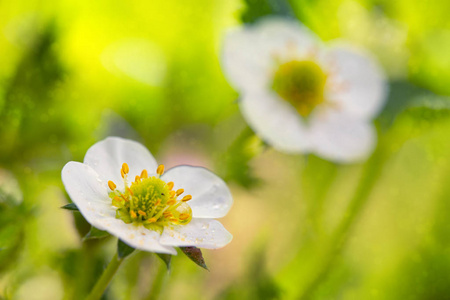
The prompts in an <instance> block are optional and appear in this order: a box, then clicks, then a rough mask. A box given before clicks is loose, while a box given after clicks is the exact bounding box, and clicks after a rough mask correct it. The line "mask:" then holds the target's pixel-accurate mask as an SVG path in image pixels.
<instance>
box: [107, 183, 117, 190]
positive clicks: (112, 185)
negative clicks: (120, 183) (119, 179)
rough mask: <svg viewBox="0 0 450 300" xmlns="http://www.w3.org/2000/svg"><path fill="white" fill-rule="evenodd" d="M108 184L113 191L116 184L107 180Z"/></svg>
mask: <svg viewBox="0 0 450 300" xmlns="http://www.w3.org/2000/svg"><path fill="white" fill-rule="evenodd" d="M108 186H109V188H110V189H111V190H112V191H114V190H115V189H116V184H115V183H114V182H112V181H111V180H110V181H108Z"/></svg>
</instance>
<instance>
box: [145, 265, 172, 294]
mask: <svg viewBox="0 0 450 300" xmlns="http://www.w3.org/2000/svg"><path fill="white" fill-rule="evenodd" d="M166 274H167V267H166V266H165V265H164V264H163V263H160V264H159V267H158V272H157V273H156V275H155V278H154V279H153V283H152V287H151V289H150V293H149V294H148V295H147V297H146V298H145V299H146V300H156V299H159V295H160V294H161V289H162V287H163V285H164V281H165V279H166Z"/></svg>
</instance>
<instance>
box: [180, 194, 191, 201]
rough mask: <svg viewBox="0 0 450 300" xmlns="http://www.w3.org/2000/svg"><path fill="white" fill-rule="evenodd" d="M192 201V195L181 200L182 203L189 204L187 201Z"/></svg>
mask: <svg viewBox="0 0 450 300" xmlns="http://www.w3.org/2000/svg"><path fill="white" fill-rule="evenodd" d="M191 199H192V196H191V195H186V196H184V197H183V199H181V201H183V202H187V201H189V200H191Z"/></svg>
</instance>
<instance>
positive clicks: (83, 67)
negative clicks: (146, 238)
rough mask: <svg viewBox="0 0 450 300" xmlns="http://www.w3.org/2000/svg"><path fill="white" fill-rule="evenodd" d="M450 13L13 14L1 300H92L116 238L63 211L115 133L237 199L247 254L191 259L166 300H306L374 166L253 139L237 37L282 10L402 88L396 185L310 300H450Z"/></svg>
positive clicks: (129, 275) (361, 9)
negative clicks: (235, 32)
mask: <svg viewBox="0 0 450 300" xmlns="http://www.w3.org/2000/svg"><path fill="white" fill-rule="evenodd" d="M449 11H450V2H448V1H437V0H436V1H406V0H400V1H331V0H328V1H326V0H320V1H306V0H304V1H290V3H288V2H286V1H277V0H254V1H251V0H247V1H238V0H233V1H229V0H223V1H212V0H203V1H201V0H196V1H194V0H192V1H180V0H178V1H175V0H169V1H153V0H152V1H144V0H140V1H128V2H127V1H68V0H63V1H1V2H0V168H1V172H0V185H1V190H2V191H3V192H2V194H1V195H2V203H1V205H0V248H1V250H0V295H1V297H2V298H5V299H83V297H84V296H85V295H86V293H87V292H88V290H89V289H90V288H91V287H92V285H93V284H94V282H95V280H96V278H97V277H98V276H99V274H100V272H101V270H102V267H103V266H104V265H105V264H106V263H107V262H108V260H109V259H110V258H111V257H112V255H113V252H114V251H115V242H116V241H115V239H114V238H110V239H108V240H106V241H87V242H84V243H83V242H82V241H81V238H82V236H83V235H84V234H85V233H86V232H87V231H88V230H89V225H88V224H87V223H85V222H84V221H83V219H82V217H81V216H80V215H79V214H78V213H72V212H68V211H65V210H62V209H60V208H59V207H60V206H62V205H64V204H66V203H68V201H69V199H68V197H67V195H66V194H65V192H64V188H63V185H62V182H61V179H60V171H61V169H62V167H63V166H64V164H65V163H66V162H68V161H70V160H75V161H82V159H83V156H84V154H85V152H86V150H87V149H88V148H89V147H90V146H91V145H92V144H93V143H95V142H96V141H98V140H100V139H102V138H104V137H106V136H108V135H120V136H123V137H127V138H132V139H134V140H137V141H140V142H142V143H143V144H144V145H145V146H147V147H148V148H149V149H150V150H151V151H152V153H153V154H154V156H155V157H156V158H157V160H158V162H160V163H164V164H166V165H167V166H173V165H176V164H181V163H185V164H200V165H204V166H207V167H209V168H210V169H212V170H213V171H215V172H216V173H218V174H219V175H221V176H223V177H224V178H225V179H226V180H227V182H229V186H230V188H231V190H232V193H233V196H234V201H235V202H234V206H233V208H232V210H231V211H230V213H229V215H228V216H226V217H225V218H223V219H222V222H223V224H224V225H225V227H226V228H227V229H228V230H229V231H230V232H231V233H232V234H233V235H234V239H233V241H232V242H231V244H229V245H228V246H226V247H225V248H223V249H220V250H205V251H204V256H205V259H206V262H207V265H208V266H209V269H210V271H209V272H208V271H205V270H203V269H201V268H199V267H197V266H196V265H195V264H193V263H192V262H191V261H189V259H188V258H187V257H185V256H184V255H182V254H179V255H178V256H177V257H175V258H174V259H173V262H172V270H171V273H170V275H169V276H168V279H167V281H166V282H165V285H164V287H163V290H162V292H161V295H160V298H161V299H277V298H280V299H297V298H298V297H300V295H302V291H304V289H305V287H306V286H307V285H308V284H309V282H310V281H311V279H312V278H314V276H316V275H315V274H316V273H317V272H318V270H319V269H320V268H321V262H322V260H323V259H325V258H324V255H323V252H324V249H327V247H329V241H330V240H332V239H331V236H332V233H333V231H334V229H335V228H336V226H337V224H338V223H339V222H340V220H341V218H342V216H343V215H344V212H345V209H346V205H347V204H348V202H349V199H351V195H352V194H353V193H354V190H355V188H356V186H357V184H358V181H359V179H360V176H361V174H362V172H363V170H364V165H363V164H355V165H335V164H333V163H330V162H326V161H323V160H321V159H320V158H318V157H315V156H313V155H308V156H304V155H286V154H282V153H279V152H277V151H275V150H273V149H271V148H270V147H263V146H261V144H260V143H259V141H258V140H257V139H255V138H254V137H251V133H249V131H248V129H246V124H245V121H244V120H243V119H242V117H241V116H240V113H239V109H238V105H237V99H238V93H237V92H236V91H234V90H233V89H232V88H231V87H230V85H229V84H228V83H227V80H226V78H225V76H224V74H223V73H222V70H221V57H220V53H221V43H222V40H223V36H224V33H225V32H226V30H227V29H228V28H230V27H233V26H238V25H240V24H242V23H243V22H245V23H252V22H254V21H255V20H257V19H258V18H260V17H263V16H264V15H269V14H282V15H284V16H286V15H288V16H290V17H296V18H298V19H300V20H301V21H302V22H303V23H304V24H305V25H307V26H308V27H310V28H311V29H312V30H314V31H315V32H316V33H317V34H318V35H319V36H320V37H321V38H323V39H324V40H326V41H328V40H332V39H335V38H342V39H347V40H349V41H351V42H353V43H355V44H357V45H360V46H363V47H366V48H368V49H369V50H370V51H372V52H373V54H374V55H375V56H376V57H377V58H378V60H379V61H380V63H381V64H382V66H383V67H384V68H385V71H386V73H387V74H388V76H389V80H390V82H391V95H390V97H389V103H388V104H387V105H386V109H385V110H384V111H383V113H382V114H381V116H380V117H379V118H378V119H377V120H376V124H377V127H378V130H379V134H380V140H382V141H383V143H384V145H386V146H385V147H386V149H387V150H386V152H387V154H386V156H387V157H386V158H385V162H384V166H383V169H382V171H381V175H380V177H379V178H377V181H376V183H375V185H374V187H373V189H371V190H370V193H369V197H368V198H367V202H366V203H365V205H364V206H363V207H362V209H361V211H359V212H358V216H357V218H355V222H354V223H353V224H352V226H351V230H350V231H349V236H348V239H347V240H346V244H345V245H343V248H342V251H341V252H339V253H336V255H337V256H336V258H335V259H334V260H333V264H331V265H330V266H329V267H327V268H326V272H325V276H324V277H323V278H322V279H321V280H320V282H319V284H318V285H317V286H316V287H315V288H314V289H313V290H312V291H310V293H309V294H308V297H309V298H310V299H450V285H449V284H448V282H449V281H448V278H450V248H449V246H450V239H449V236H450V227H449V226H450V225H449V224H450V223H449V221H448V220H449V219H450V189H449V188H448V186H449V181H450V179H449V178H450V160H449V157H450V134H449V132H450V114H448V110H449V107H450V105H448V104H447V103H449V102H448V101H450V100H448V99H447V96H446V95H449V94H450V22H449V19H448V12H449ZM415 101H418V102H419V103H420V104H419V105H415V106H416V107H414V108H410V106H414V105H411V104H414V103H416V102H415ZM424 103H425V104H424ZM417 106H418V107H417ZM261 148H264V149H261ZM11 177H14V178H16V179H17V181H18V183H19V187H14V185H13V184H11V183H10V180H11ZM7 189H12V190H15V192H16V194H17V193H18V192H19V191H18V190H20V192H21V193H22V195H23V197H20V196H8V197H7V196H5V195H7V193H6V192H5V191H6V190H7ZM20 198H23V201H22V202H21V203H20V204H19V203H17V202H15V200H17V199H20ZM11 201H12V202H11ZM160 265H161V262H160V261H159V260H158V259H157V258H156V257H154V256H152V255H151V254H147V253H139V254H137V255H134V256H133V257H131V258H130V259H129V260H128V261H126V262H125V263H124V266H123V268H122V269H121V270H120V271H119V273H118V274H117V276H116V278H115V279H114V280H113V282H112V284H111V288H110V289H109V290H108V292H107V294H106V295H105V297H104V299H145V297H147V296H148V295H147V294H148V291H149V288H150V286H151V283H152V279H153V276H154V274H155V272H156V269H158V268H159V266H160ZM305 298H306V296H305Z"/></svg>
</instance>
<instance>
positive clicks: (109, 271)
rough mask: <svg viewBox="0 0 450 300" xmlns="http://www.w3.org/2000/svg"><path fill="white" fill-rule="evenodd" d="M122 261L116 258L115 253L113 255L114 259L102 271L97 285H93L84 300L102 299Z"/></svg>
mask: <svg viewBox="0 0 450 300" xmlns="http://www.w3.org/2000/svg"><path fill="white" fill-rule="evenodd" d="M123 260H124V258H119V257H118V256H117V253H116V254H115V255H114V257H113V258H112V259H111V262H110V263H109V264H108V266H107V267H106V269H105V271H103V274H102V276H101V277H100V279H99V280H98V281H97V283H96V284H95V286H94V288H93V289H92V291H91V293H90V294H89V296H88V297H87V298H86V300H98V299H100V298H101V297H102V295H103V293H104V292H105V290H106V288H107V287H108V285H109V283H110V281H111V279H112V278H113V277H114V275H115V274H116V272H117V270H118V269H119V267H120V265H121V264H122V262H123Z"/></svg>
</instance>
